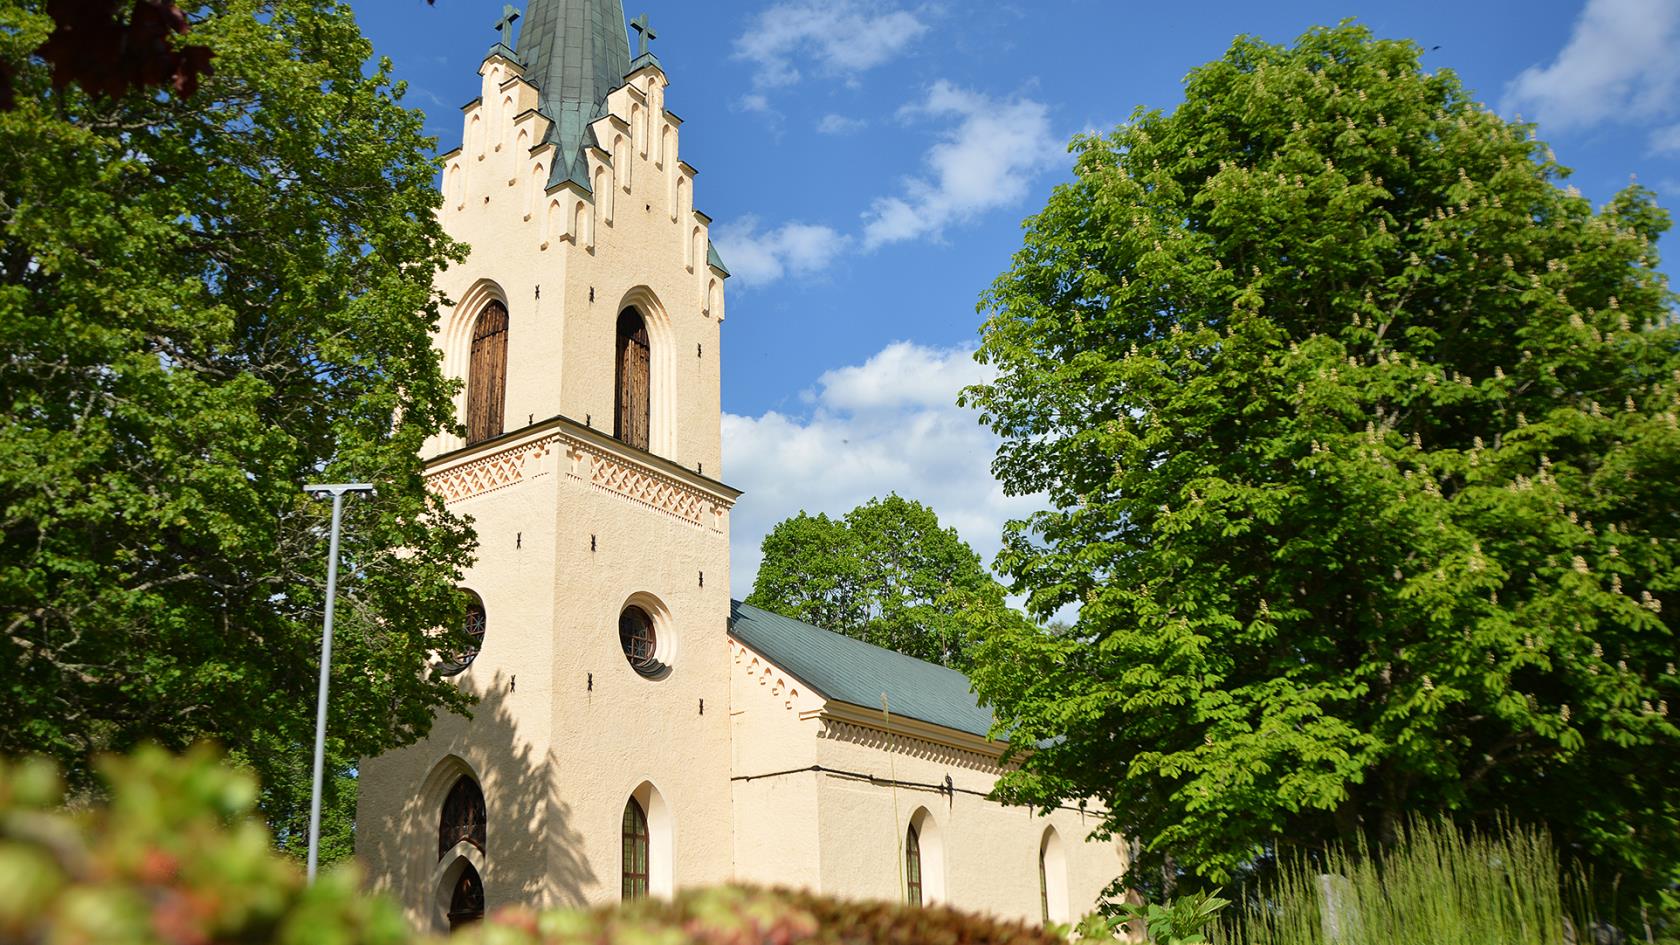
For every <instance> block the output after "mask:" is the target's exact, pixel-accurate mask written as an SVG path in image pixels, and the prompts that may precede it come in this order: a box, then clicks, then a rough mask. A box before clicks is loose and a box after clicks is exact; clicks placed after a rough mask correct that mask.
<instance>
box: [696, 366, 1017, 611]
mask: <svg viewBox="0 0 1680 945" xmlns="http://www.w3.org/2000/svg"><path fill="white" fill-rule="evenodd" d="M990 376H991V374H990V369H989V368H986V367H983V366H981V365H978V364H976V363H975V362H974V360H973V352H972V350H970V349H961V348H929V347H925V346H922V345H917V344H914V343H912V342H907V341H899V342H894V343H893V344H890V345H888V346H887V347H886V348H885V349H883V350H882V351H880V352H879V353H877V354H876V355H875V356H874V357H871V358H870V359H869V360H868V361H867V362H865V363H863V364H859V365H851V366H848V367H843V368H839V369H836V370H833V371H829V372H828V373H826V374H824V375H823V376H822V377H821V378H819V379H818V380H817V383H816V387H815V390H814V391H813V393H812V397H811V412H810V414H809V415H808V416H804V417H799V416H790V415H787V414H784V413H779V412H775V411H772V412H769V413H766V414H763V415H762V416H758V417H742V416H736V415H733V414H725V415H724V418H723V450H724V475H725V478H726V480H727V481H728V482H729V483H730V484H731V485H734V486H736V487H738V488H741V489H744V490H745V491H746V494H745V495H743V496H742V497H741V501H740V502H739V503H738V504H737V505H736V506H735V511H734V512H733V513H732V514H731V516H730V528H731V539H730V540H731V561H732V564H731V568H730V570H731V578H732V580H731V584H732V590H733V592H734V593H735V595H736V596H738V597H739V596H745V595H746V594H747V593H749V592H750V591H751V590H752V583H753V578H754V576H755V575H757V573H758V564H759V561H760V558H761V556H760V552H759V546H760V544H761V543H762V542H763V540H764V536H765V534H767V533H768V532H769V531H770V529H771V528H774V527H775V525H776V524H777V523H778V522H780V521H782V520H783V519H785V518H788V517H790V516H792V515H796V514H798V513H799V512H800V511H801V510H804V511H806V512H810V513H812V514H816V513H818V512H826V513H828V514H829V515H843V514H845V513H846V512H849V511H851V510H852V509H853V508H856V507H857V506H859V505H861V504H863V503H865V502H867V501H869V500H870V499H872V498H875V497H876V496H884V495H886V494H887V493H889V492H895V491H896V492H897V493H898V494H899V495H902V496H904V497H905V498H910V499H915V500H917V501H919V502H924V503H926V504H928V505H929V506H931V507H932V508H933V510H934V512H935V513H936V514H938V516H939V520H940V522H941V523H943V524H945V525H948V526H951V527H954V528H955V529H956V530H957V533H958V534H959V535H961V536H962V537H963V539H964V540H965V541H967V542H968V543H969V544H970V545H972V546H973V547H974V549H975V551H977V552H979V553H980V556H981V558H982V560H984V561H985V562H986V563H987V564H988V565H990V564H991V561H992V559H993V557H994V556H995V555H996V554H997V551H998V548H999V547H1000V543H1001V538H1002V534H1003V525H1004V522H1006V521H1007V520H1009V519H1011V518H1021V517H1024V516H1026V515H1028V514H1029V513H1031V512H1032V511H1033V510H1035V509H1037V508H1040V507H1041V504H1040V503H1041V502H1042V499H1041V498H1039V497H1036V496H1025V497H1021V496H1015V497H1011V496H1006V495H1004V494H1003V488H1002V487H1001V486H1000V485H998V483H997V481H996V480H994V479H993V478H992V473H991V462H992V458H993V456H994V455H995V454H996V452H997V446H998V439H997V437H996V436H994V435H993V434H992V433H991V431H989V430H987V429H986V428H984V427H982V426H980V424H979V420H978V416H977V414H976V413H975V412H974V411H972V410H967V409H963V408H960V407H958V406H957V405H956V400H957V394H958V392H959V391H960V390H961V389H962V388H963V387H964V386H966V385H968V384H972V383H975V382H977V381H982V380H985V379H987V378H989V377H990Z"/></svg>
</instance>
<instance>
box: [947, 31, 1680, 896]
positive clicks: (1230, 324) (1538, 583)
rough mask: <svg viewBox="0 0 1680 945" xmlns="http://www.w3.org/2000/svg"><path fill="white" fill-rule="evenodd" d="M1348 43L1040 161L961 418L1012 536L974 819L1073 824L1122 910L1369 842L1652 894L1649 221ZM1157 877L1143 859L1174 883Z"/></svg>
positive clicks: (1658, 527)
mask: <svg viewBox="0 0 1680 945" xmlns="http://www.w3.org/2000/svg"><path fill="white" fill-rule="evenodd" d="M1418 58H1419V50H1418V47H1417V46H1415V45H1414V44H1412V43H1409V42H1393V41H1377V40H1374V39H1373V38H1372V37H1371V36H1370V35H1369V34H1368V33H1367V31H1366V30H1364V29H1362V28H1359V27H1357V26H1353V25H1343V26H1341V27H1339V28H1334V29H1319V30H1314V31H1312V32H1310V33H1308V34H1306V35H1305V36H1303V37H1302V38H1301V39H1300V40H1299V41H1298V42H1297V43H1296V44H1295V45H1294V46H1292V47H1282V46H1275V45H1269V44H1265V43H1262V42H1259V41H1256V40H1253V39H1246V38H1245V39H1239V40H1238V41H1236V43H1235V44H1234V45H1233V46H1232V47H1231V49H1230V51H1229V52H1228V53H1227V54H1226V56H1225V57H1224V58H1223V59H1220V60H1218V61H1215V62H1212V63H1209V64H1207V65H1205V66H1203V67H1201V68H1198V69H1196V70H1195V71H1194V72H1192V73H1191V75H1190V76H1189V78H1188V80H1187V88H1186V93H1185V100H1184V102H1183V104H1182V105H1180V106H1179V107H1178V108H1177V109H1176V110H1174V111H1172V112H1171V113H1163V112H1160V111H1150V112H1145V111H1142V110H1140V111H1138V112H1137V113H1135V114H1134V116H1133V118H1132V120H1131V121H1130V122H1129V123H1128V124H1126V125H1123V126H1121V127H1120V128H1118V129H1116V130H1115V131H1114V132H1113V133H1112V134H1109V135H1106V136H1088V137H1081V138H1079V139H1076V141H1075V142H1074V146H1073V150H1074V151H1075V153H1076V155H1077V161H1076V168H1075V179H1074V180H1073V181H1072V182H1071V183H1069V184H1066V185H1064V186H1062V187H1059V188H1058V189H1057V190H1056V192H1055V193H1054V195H1053V196H1052V197H1051V199H1050V201H1049V204H1048V206H1046V208H1045V209H1044V210H1043V212H1042V213H1040V214H1038V215H1037V216H1036V217H1034V218H1033V219H1031V220H1030V221H1029V222H1028V224H1027V230H1026V237H1025V242H1024V245H1023V247H1022V248H1021V250H1020V251H1019V252H1018V253H1017V254H1016V256H1015V259H1014V263H1013V266H1012V268H1011V269H1010V270H1009V271H1008V272H1006V273H1004V274H1003V275H1002V276H1001V277H1000V278H999V279H998V280H997V281H996V283H995V284H994V285H993V287H992V289H991V290H990V292H989V293H988V294H987V296H986V297H985V301H984V303H983V307H984V310H985V311H986V312H987V313H988V318H987V321H986V322H985V325H984V328H983V331H982V334H983V341H982V346H981V349H980V352H979V354H978V357H979V359H980V360H982V361H983V362H986V363H989V364H992V365H995V366H996V367H997V369H998V376H997V379H996V380H995V381H994V382H992V383H989V384H983V385H979V386H977V387H975V388H972V389H971V390H970V391H969V392H968V393H967V395H966V396H967V399H968V400H969V401H971V402H972V403H974V404H977V405H978V406H979V407H980V408H981V410H982V412H983V415H984V419H985V422H986V423H987V424H989V425H990V426H991V427H992V428H993V429H994V430H996V431H997V432H998V433H999V434H1000V435H1001V436H1002V438H1003V441H1004V443H1003V446H1002V448H1001V449H1000V451H999V453H998V455H997V459H996V462H995V464H994V469H995V471H996V473H997V475H998V476H999V477H1000V478H1001V480H1002V481H1003V483H1004V484H1005V486H1006V488H1007V489H1008V490H1009V491H1010V492H1011V493H1013V494H1031V493H1038V492H1043V493H1045V494H1046V495H1048V497H1049V505H1050V506H1051V507H1050V508H1048V509H1046V510H1044V511H1042V512H1039V513H1037V514H1035V515H1034V516H1032V517H1031V518H1030V519H1029V520H1027V521H1021V522H1014V523H1011V524H1010V526H1009V527H1008V532H1007V535H1006V536H1005V538H1006V544H1005V550H1004V552H1003V553H1002V555H1001V557H1000V562H999V566H1000V568H1001V569H1002V570H1003V571H1004V572H1005V573H1006V574H1007V575H1009V576H1010V578H1012V580H1013V582H1014V590H1016V591H1017V592H1022V593H1026V594H1028V595H1029V604H1030V608H1031V609H1032V610H1033V611H1034V612H1036V613H1038V614H1040V615H1044V614H1048V613H1050V612H1052V611H1054V610H1056V609H1057V608H1060V607H1063V606H1065V605H1068V604H1074V603H1077V604H1079V605H1080V611H1079V618H1078V621H1077V623H1076V624H1075V625H1074V626H1073V627H1072V628H1071V629H1070V630H1068V631H1066V632H1055V633H1052V632H1044V631H1041V630H1039V629H1037V628H1035V627H1033V626H1032V625H1030V624H1028V623H1026V622H1024V621H1013V622H1012V621H1000V622H998V623H997V624H995V625H994V626H993V627H992V628H990V632H989V633H987V634H986V635H985V643H984V645H983V646H982V647H981V649H980V652H979V654H978V656H977V658H976V659H977V664H978V668H977V671H976V673H975V679H976V682H977V684H978V688H979V691H980V693H981V694H982V695H983V696H984V697H986V698H987V699H989V700H990V701H991V702H992V704H993V706H994V707H995V708H996V710H997V712H998V718H999V726H1000V728H1001V729H1002V730H1005V731H1008V732H1010V733H1012V734H1013V735H1014V736H1015V741H1016V743H1017V744H1021V743H1025V744H1035V745H1036V746H1037V748H1036V750H1035V751H1034V752H1033V753H1032V754H1031V755H1028V756H1024V757H1022V758H1021V759H1020V760H1021V761H1022V762H1023V767H1022V769H1021V770H1020V771H1018V772H1015V773H1012V774H1010V775H1008V776H1006V777H1005V779H1004V781H1003V787H1002V792H1003V794H1004V795H1005V796H1007V797H1009V798H1011V799H1013V800H1016V801H1024V802H1033V803H1038V804H1049V803H1054V802H1057V801H1067V800H1070V799H1078V798H1085V797H1097V798H1100V799H1101V800H1102V801H1103V802H1104V806H1105V807H1106V808H1107V809H1108V810H1109V811H1110V812H1111V813H1110V814H1109V815H1108V818H1107V820H1106V821H1105V823H1104V825H1103V826H1104V828H1106V829H1108V830H1113V831H1123V832H1124V833H1125V834H1126V835H1128V836H1131V837H1135V838H1138V839H1139V840H1140V841H1141V842H1142V843H1143V844H1144V845H1145V851H1144V855H1143V856H1140V857H1139V858H1138V859H1137V860H1136V864H1137V869H1136V871H1135V872H1134V874H1133V879H1134V881H1138V882H1144V881H1146V880H1148V879H1149V877H1151V876H1154V877H1155V878H1156V882H1157V883H1159V882H1161V877H1162V876H1163V873H1160V872H1156V871H1157V870H1162V869H1163V868H1164V869H1165V873H1164V875H1165V876H1166V877H1167V879H1169V880H1170V879H1171V877H1173V876H1175V875H1176V872H1175V870H1176V869H1182V870H1185V871H1188V872H1190V873H1192V874H1195V875H1197V876H1199V877H1201V878H1202V879H1206V880H1212V881H1215V882H1218V881H1224V880H1227V879H1229V878H1231V877H1233V876H1234V875H1237V874H1238V873H1239V872H1241V871H1242V870H1244V869H1245V868H1247V867H1248V866H1250V865H1252V864H1254V863H1256V862H1257V861H1262V862H1263V857H1264V856H1266V855H1267V854H1269V853H1273V852H1275V851H1276V849H1277V847H1278V846H1280V845H1285V844H1298V845H1303V846H1307V847H1309V848H1310V847H1312V846H1313V845H1316V844H1322V843H1325V842H1327V841H1330V840H1333V839H1336V838H1341V839H1345V840H1349V841H1352V840H1355V839H1357V838H1358V837H1359V836H1360V835H1362V834H1363V835H1365V836H1366V838H1367V839H1369V840H1373V841H1375V842H1378V843H1383V842H1391V841H1392V840H1393V839H1394V838H1395V836H1396V835H1397V833H1398V828H1399V825H1400V824H1401V823H1402V821H1403V819H1404V816H1405V815H1406V814H1407V812H1436V811H1438V812H1448V813H1451V814H1452V815H1454V816H1456V817H1457V818H1459V819H1460V820H1461V821H1467V822H1480V823H1483V824H1485V825H1489V826H1491V825H1492V824H1493V821H1494V819H1495V818H1496V817H1497V816H1498V814H1499V812H1501V811H1504V812H1509V813H1510V814H1511V815H1513V816H1515V817H1517V818H1518V819H1519V820H1521V821H1526V822H1529V823H1532V824H1538V825H1545V826H1546V827H1548V828H1549V829H1550V831H1551V832H1552V834H1553V835H1554V836H1555V837H1557V838H1558V840H1559V842H1560V843H1561V844H1562V845H1563V849H1564V851H1565V855H1566V857H1580V858H1583V859H1585V860H1586V861H1588V862H1589V863H1590V864H1593V865H1594V866H1595V867H1596V874H1597V876H1598V877H1599V879H1601V880H1603V881H1605V882H1606V883H1611V882H1619V883H1620V884H1621V889H1622V895H1623V898H1624V900H1626V899H1631V898H1634V895H1631V894H1637V895H1640V896H1643V895H1645V894H1647V893H1649V892H1650V891H1651V890H1653V889H1654V888H1656V887H1659V886H1662V885H1667V884H1672V883H1673V882H1674V881H1675V880H1676V879H1680V730H1677V729H1676V726H1675V719H1674V718H1673V717H1672V716H1671V714H1670V711H1671V707H1673V708H1680V675H1677V671H1676V668H1675V662H1676V660H1677V658H1680V656H1677V653H1680V640H1677V637H1676V632H1675V630H1676V620H1677V619H1680V568H1677V567H1676V562H1677V559H1676V554H1677V552H1680V517H1677V515H1676V509H1680V428H1677V422H1676V411H1677V410H1680V403H1677V400H1676V398H1677V395H1680V328H1677V324H1676V316H1675V308H1674V301H1675V299H1674V296H1673V295H1672V294H1671V293H1670V291H1669V288H1668V284H1667V282H1666V280H1665V278H1664V277H1663V275H1662V274H1661V273H1660V272H1659V271H1658V268H1657V265H1658V259H1657V253H1656V248H1655V240H1656V239H1657V237H1658V235H1659V234H1660V233H1662V232H1663V231H1664V230H1665V229H1666V228H1667V227H1668V223H1669V221H1668V216H1667V214H1666V213H1665V212H1664V211H1662V210H1661V209H1659V208H1658V207H1657V206H1656V205H1655V203H1654V198H1653V195H1652V194H1651V193H1650V192H1648V191H1646V190H1643V189H1641V188H1639V187H1636V186H1630V187H1629V188H1628V189H1626V190H1625V191H1623V192H1622V193H1620V194H1618V195H1617V196H1616V197H1615V198H1614V199H1613V200H1611V201H1610V202H1609V203H1608V204H1607V205H1605V206H1603V207H1602V208H1599V209H1595V208H1594V207H1593V206H1591V205H1590V204H1589V203H1588V201H1587V200H1585V199H1583V198H1582V197H1581V196H1580V195H1579V194H1578V193H1577V192H1575V191H1574V190H1573V189H1572V188H1565V187H1564V186H1562V183H1561V179H1562V178H1563V177H1564V176H1565V175H1566V174H1567V171H1566V169H1564V168H1563V167H1561V166H1560V165H1559V164H1558V163H1557V161H1556V159H1555V158H1554V157H1553V155H1552V153H1551V151H1550V150H1549V149H1548V148H1547V147H1546V146H1545V145H1544V144H1543V143H1542V142H1540V141H1539V140H1537V139H1536V138H1535V133H1534V132H1535V129H1534V128H1533V127H1532V126H1530V125H1525V124H1520V123H1513V122H1508V121H1506V120H1504V119H1502V118H1500V117H1499V116H1498V115H1496V114H1494V113H1493V112H1492V111H1491V110H1489V109H1488V108H1487V107H1485V106H1483V105H1480V104H1478V103H1476V102H1475V101H1473V100H1472V99H1471V98H1470V97H1469V96H1468V94H1467V93H1466V91H1465V89H1464V88H1463V86H1462V85H1461V84H1460V82H1459V80H1458V79H1457V78H1456V77H1455V76H1454V75H1453V74H1452V73H1451V72H1450V71H1448V70H1444V69H1443V70H1437V71H1433V72H1429V71H1425V70H1424V69H1423V68H1421V67H1420V65H1419V62H1418ZM1175 860H1176V864H1177V866H1176V867H1174V866H1173V865H1172V864H1173V863H1174V861H1175Z"/></svg>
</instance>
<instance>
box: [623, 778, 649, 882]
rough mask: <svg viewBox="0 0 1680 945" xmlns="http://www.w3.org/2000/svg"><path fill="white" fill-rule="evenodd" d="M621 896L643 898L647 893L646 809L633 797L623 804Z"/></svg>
mask: <svg viewBox="0 0 1680 945" xmlns="http://www.w3.org/2000/svg"><path fill="white" fill-rule="evenodd" d="M623 840H624V860H623V863H624V867H623V898H624V900H625V901H626V902H628V901H630V900H632V899H645V898H646V897H647V894H648V820H647V811H644V810H642V805H641V803H640V802H638V801H637V800H636V799H635V798H634V797H632V798H630V800H629V801H627V802H626V803H625V805H624V826H623Z"/></svg>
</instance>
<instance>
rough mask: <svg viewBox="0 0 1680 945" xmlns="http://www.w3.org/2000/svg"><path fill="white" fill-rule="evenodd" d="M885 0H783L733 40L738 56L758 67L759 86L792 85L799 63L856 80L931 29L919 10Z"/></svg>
mask: <svg viewBox="0 0 1680 945" xmlns="http://www.w3.org/2000/svg"><path fill="white" fill-rule="evenodd" d="M922 12H924V11H918V12H916V13H913V12H911V11H910V10H907V9H904V8H902V7H898V6H896V5H892V4H889V3H885V2H882V0H785V2H781V3H774V4H772V5H770V6H769V7H767V8H765V9H764V10H763V11H762V12H761V13H759V15H758V16H757V17H755V18H754V19H753V21H752V22H751V23H750V24H749V25H748V27H747V31H746V32H744V33H742V34H741V35H740V36H738V37H736V39H735V58H737V59H743V60H746V61H748V62H751V63H753V64H754V65H756V66H757V72H756V73H755V74H754V76H753V84H754V85H756V86H757V87H759V88H776V87H782V86H788V85H793V84H794V83H796V82H798V81H799V80H800V78H802V76H803V73H802V72H801V71H800V70H801V65H805V64H809V65H810V66H811V67H814V68H815V69H816V70H817V71H818V72H819V73H821V74H823V75H828V76H837V77H840V78H843V79H847V80H852V79H855V78H856V76H857V75H858V74H859V73H862V72H866V71H868V70H870V69H873V68H875V67H876V66H879V65H882V64H883V63H886V62H888V61H889V60H891V59H893V58H894V57H896V56H898V55H900V54H901V53H903V52H904V51H905V50H906V49H908V48H909V47H910V45H911V44H912V43H914V42H915V41H916V40H917V39H919V38H920V37H921V36H922V34H924V33H926V32H927V30H928V27H927V24H926V23H924V22H923V21H922V18H921V16H920V15H919V14H920V13H922Z"/></svg>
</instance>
